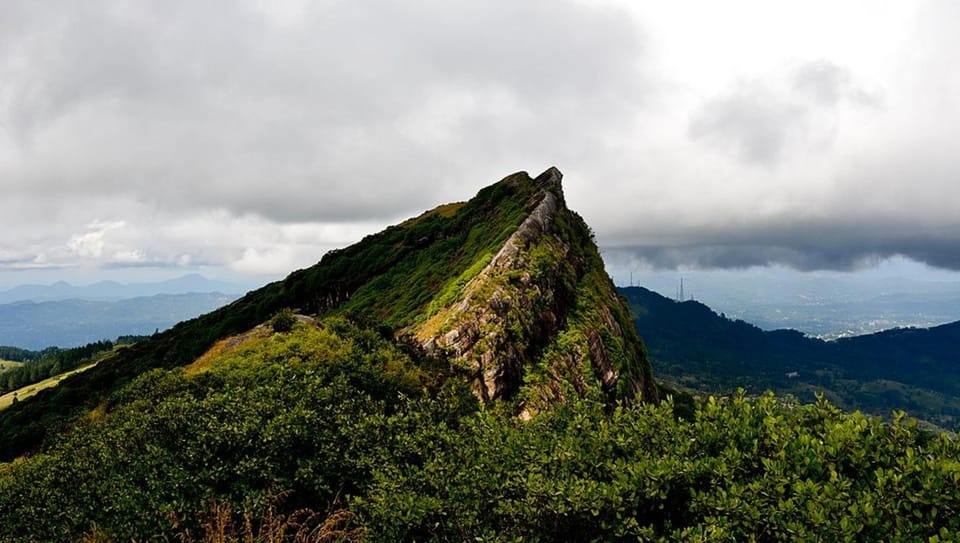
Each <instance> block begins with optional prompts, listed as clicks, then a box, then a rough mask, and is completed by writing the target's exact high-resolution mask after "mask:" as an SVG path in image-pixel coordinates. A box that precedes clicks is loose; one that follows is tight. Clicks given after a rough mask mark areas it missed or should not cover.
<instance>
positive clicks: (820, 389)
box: [619, 287, 960, 429]
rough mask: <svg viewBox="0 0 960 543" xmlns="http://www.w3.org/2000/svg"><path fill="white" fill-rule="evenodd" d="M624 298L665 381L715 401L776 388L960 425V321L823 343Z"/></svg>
mask: <svg viewBox="0 0 960 543" xmlns="http://www.w3.org/2000/svg"><path fill="white" fill-rule="evenodd" d="M619 291H620V293H621V294H623V295H624V296H625V297H626V298H627V300H628V302H629V304H630V308H631V310H632V312H633V315H634V322H635V324H636V327H637V331H638V332H639V333H640V335H641V336H642V337H643V339H644V342H645V343H646V345H647V349H648V351H649V354H650V358H651V362H652V363H653V366H654V370H655V371H656V374H657V376H658V378H660V379H663V380H665V381H667V382H671V383H674V384H677V385H680V386H682V387H685V388H689V389H693V390H697V391H701V392H707V393H714V394H729V393H731V392H733V391H735V390H736V389H737V388H739V387H742V388H744V389H746V391H747V392H748V393H751V394H759V393H762V392H763V391H765V390H768V389H769V390H773V391H774V392H776V393H777V394H778V395H784V394H792V395H794V396H796V397H797V398H798V399H799V400H800V401H802V402H809V401H812V400H813V399H814V396H815V394H816V393H823V394H824V396H826V397H827V399H829V400H830V401H831V402H832V403H834V404H835V405H838V406H840V407H843V408H845V409H850V410H853V409H860V410H861V411H864V412H867V413H872V414H877V415H884V416H889V415H890V412H891V411H892V410H895V409H899V410H905V411H907V412H908V413H909V414H910V415H912V416H915V417H917V418H920V419H923V420H927V421H929V422H932V423H934V424H936V425H939V426H942V427H945V428H951V429H957V428H960V351H958V349H957V346H958V345H960V322H954V323H950V324H945V325H942V326H936V327H933V328H896V329H891V330H886V331H883V332H878V333H874V334H870V335H863V336H856V337H851V338H843V339H839V340H835V341H824V340H821V339H817V338H812V337H808V336H805V335H804V334H802V333H800V332H797V331H795V330H774V331H763V330H761V329H760V328H758V327H756V326H754V325H752V324H748V323H746V322H744V321H742V320H733V319H729V318H727V317H726V316H724V315H718V314H717V313H715V312H714V311H712V310H711V309H710V308H709V307H707V306H706V305H704V304H701V303H699V302H695V301H686V302H678V301H675V300H671V299H669V298H666V297H664V296H662V295H660V294H657V293H656V292H653V291H651V290H648V289H645V288H643V287H629V288H621V289H619Z"/></svg>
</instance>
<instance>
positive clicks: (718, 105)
mask: <svg viewBox="0 0 960 543" xmlns="http://www.w3.org/2000/svg"><path fill="white" fill-rule="evenodd" d="M956 51H960V4H958V3H956V2H953V1H950V0H942V1H899V2H898V1H889V2H877V1H849V2H843V3H837V2H826V1H807V2H795V3H790V4H789V5H786V3H773V2H763V1H730V2H709V1H702V2H693V1H682V0H681V1H676V2H656V3H655V2H630V1H627V0H624V1H622V2H619V1H613V0H610V1H598V2H580V1H570V0H568V1H563V0H550V1H547V0H531V1H524V2H516V1H507V0H492V1H484V2H463V1H458V0H443V1H439V0H436V1H422V2H405V3H398V2H390V1H381V0H371V1H363V2H348V1H335V0H330V1H320V2H308V1H279V0H269V1H266V0H262V1H260V0H258V1H254V0H247V1H232V0H231V1H203V0H169V1H164V2H136V3H131V2H125V1H122V0H89V1H84V2H67V1H63V2H30V1H25V0H9V1H7V2H5V3H4V14H3V17H0V81H2V82H3V83H2V84H0V190H2V194H3V200H2V201H3V212H2V213H0V285H3V284H8V285H9V284H15V283H23V282H30V280H31V279H32V278H34V277H42V278H54V277H56V278H67V279H70V278H73V277H76V276H77V275H84V274H86V275H87V276H93V275H96V274H100V275H111V276H112V277H118V278H125V277H133V276H138V277H140V276H142V275H143V274H144V273H145V270H153V271H156V272H157V273H160V272H163V271H164V270H169V272H170V273H171V274H173V275H182V274H183V273H184V272H185V270H186V271H190V270H197V269H200V270H205V273H206V274H207V275H213V276H216V275H217V274H216V273H211V270H212V271H213V272H216V271H218V270H219V271H222V272H223V273H224V274H234V275H249V276H262V277H270V276H278V275H283V274H285V273H287V272H289V271H291V270H292V269H295V268H297V267H302V266H307V265H310V264H312V263H313V262H315V261H317V260H318V259H319V258H320V256H321V255H322V254H323V253H324V252H325V251H327V250H329V249H332V248H335V247H340V246H343V245H346V244H349V243H352V242H354V241H356V240H358V239H359V238H360V237H362V236H363V235H365V234H367V233H371V232H374V231H377V230H379V229H381V228H382V227H383V226H385V225H388V224H392V223H395V222H398V221H400V220H402V219H404V218H406V217H409V216H413V215H416V214H418V213H420V212H421V211H423V210H425V209H427V208H431V207H433V206H435V205H437V204H440V203H443V202H447V201H455V200H465V199H468V198H469V197H471V196H472V195H473V194H475V193H476V191H477V190H479V189H480V188H481V187H483V186H485V185H487V184H489V183H491V182H493V181H495V180H497V179H500V178H501V177H503V176H505V175H507V174H509V173H511V172H513V171H516V170H520V169H525V170H528V171H530V172H531V173H532V174H536V173H539V172H540V171H542V170H543V169H546V168H547V167H548V166H550V165H556V166H558V167H559V168H560V169H561V170H562V171H563V172H564V174H565V179H564V185H565V190H566V194H567V200H568V203H569V205H570V206H571V207H572V208H573V209H575V210H577V211H579V212H580V213H581V214H582V215H583V216H584V218H585V219H586V220H587V222H588V223H589V224H590V225H591V226H592V227H593V228H594V230H595V231H596V234H597V238H598V241H599V243H600V245H601V246H602V247H603V248H604V250H605V256H608V257H611V258H610V259H609V260H610V261H612V262H615V264H613V265H614V266H619V268H620V269H621V271H622V270H627V269H630V270H634V269H638V270H639V269H666V270H671V269H675V268H681V269H691V268H703V269H715V268H716V269H739V268H746V267H750V266H775V267H776V266H783V267H788V268H794V269H797V270H856V269H869V268H871V267H873V266H876V265H877V264H879V263H881V262H883V261H884V260H885V259H887V258H890V257H893V256H895V255H903V256H905V257H907V258H910V259H913V260H915V261H917V262H919V263H925V264H929V265H931V266H934V267H938V268H942V269H945V270H960V210H958V207H957V204H956V202H957V201H958V200H960V194H958V193H960V152H958V151H960V143H958V142H960V135H958V134H957V132H958V128H957V127H958V126H960V100H957V98H956V97H957V96H960V55H957V54H956ZM137 274H140V275H137Z"/></svg>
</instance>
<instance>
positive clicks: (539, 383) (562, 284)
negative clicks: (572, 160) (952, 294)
mask: <svg viewBox="0 0 960 543" xmlns="http://www.w3.org/2000/svg"><path fill="white" fill-rule="evenodd" d="M522 177H523V178H525V179H522V178H521V179H515V181H516V182H527V183H532V184H533V185H534V186H535V187H536V190H537V191H536V196H535V198H534V201H535V202H536V204H535V205H534V207H533V208H532V210H531V211H530V212H529V213H528V215H527V216H526V218H525V219H524V220H523V222H522V223H521V224H520V226H519V227H518V228H517V229H516V231H515V232H514V233H513V234H512V235H510V236H509V238H507V240H506V241H505V242H504V243H503V245H502V246H501V247H500V249H499V250H498V251H497V253H496V254H495V255H494V256H493V257H492V258H491V259H490V260H489V262H488V263H487V264H486V265H485V266H484V267H483V268H482V269H481V270H480V271H479V272H478V273H477V274H476V275H475V276H473V277H472V278H470V280H469V282H467V283H466V286H465V287H464V288H463V290H462V294H461V296H459V297H458V298H457V299H456V300H455V301H453V302H452V303H450V304H449V305H447V306H446V307H444V308H443V309H441V310H440V311H438V312H437V313H436V314H435V315H433V316H432V317H431V318H430V319H429V320H428V321H427V322H426V323H424V324H423V325H422V326H420V327H419V329H417V330H416V333H415V337H416V339H417V341H418V342H419V343H420V345H421V346H422V347H423V348H424V349H426V350H427V351H430V352H434V353H440V354H443V355H444V356H446V357H448V359H449V360H450V361H451V363H452V364H454V365H455V367H457V368H459V369H460V370H462V371H463V372H464V373H466V374H467V375H468V376H469V378H470V380H471V383H472V385H473V389H474V392H475V393H476V395H477V396H478V397H479V398H481V399H483V400H485V401H490V400H493V399H496V398H511V397H515V396H518V395H519V400H520V402H521V404H523V408H524V410H525V411H527V412H529V411H530V410H531V409H532V410H537V409H542V408H544V407H546V406H547V404H549V403H552V402H555V401H562V400H563V399H564V398H566V397H567V396H568V395H571V394H575V395H581V396H583V395H589V394H591V393H602V394H606V395H608V396H614V395H615V396H633V395H635V394H637V393H640V394H641V395H642V397H643V398H644V399H646V400H651V401H656V399H657V398H656V390H655V387H654V386H653V381H652V377H651V375H650V371H649V364H648V362H647V360H646V358H645V354H644V349H643V346H642V344H641V343H640V340H639V338H638V337H637V336H636V334H635V333H629V332H627V330H631V331H632V328H629V327H630V326H631V321H630V320H629V314H628V313H627V310H626V308H625V306H624V304H623V302H622V301H621V300H620V298H619V297H618V296H617V295H616V293H615V290H614V287H613V284H612V283H611V281H610V279H609V277H608V276H607V275H606V273H605V272H604V270H603V263H602V261H601V260H600V257H599V253H598V251H597V249H596V247H595V245H594V244H593V241H592V238H591V236H590V233H589V229H588V228H587V227H586V225H585V224H584V223H583V221H582V220H581V219H580V217H579V216H578V215H576V214H575V213H573V212H571V211H570V210H569V209H567V207H566V203H565V202H564V199H563V190H562V185H561V181H562V178H563V175H562V174H561V173H560V171H559V170H558V169H557V168H554V167H551V168H550V169H548V170H546V171H545V172H543V173H542V174H540V175H539V176H537V177H536V178H534V179H532V180H531V179H530V178H529V176H527V175H526V174H523V176H522Z"/></svg>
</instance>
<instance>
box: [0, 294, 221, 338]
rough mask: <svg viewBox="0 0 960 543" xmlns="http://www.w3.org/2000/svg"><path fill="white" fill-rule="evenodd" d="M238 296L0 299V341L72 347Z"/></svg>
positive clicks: (140, 330)
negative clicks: (23, 300) (6, 302)
mask: <svg viewBox="0 0 960 543" xmlns="http://www.w3.org/2000/svg"><path fill="white" fill-rule="evenodd" d="M91 286H92V285H91ZM75 288H76V287H75ZM79 288H89V287H79ZM238 297H239V296H238V295H235V294H221V293H207V292H202V293H189V294H157V295H154V296H141V297H136V298H128V299H122V300H80V299H70V300H55V301H42V302H33V301H28V302H16V303H11V304H2V305H0V345H12V346H16V347H21V348H25V349H30V350H39V349H42V348H45V347H50V346H57V347H76V346H79V345H84V344H87V343H90V342H93V341H99V340H102V339H111V340H112V339H114V338H116V337H117V336H122V335H146V334H152V333H153V332H155V331H157V330H161V331H162V330H166V329H167V328H169V327H171V326H173V325H174V324H176V323H178V322H180V321H182V320H186V319H190V318H193V317H196V316H197V315H201V314H203V313H207V312H209V311H212V310H214V309H217V308H218V307H221V306H224V305H226V304H228V303H230V302H232V301H233V300H235V299H237V298H238Z"/></svg>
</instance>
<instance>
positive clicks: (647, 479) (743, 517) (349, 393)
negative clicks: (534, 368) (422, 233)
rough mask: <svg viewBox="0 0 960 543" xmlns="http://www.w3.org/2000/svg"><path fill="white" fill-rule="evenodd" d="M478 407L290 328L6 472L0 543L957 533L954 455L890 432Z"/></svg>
mask: <svg viewBox="0 0 960 543" xmlns="http://www.w3.org/2000/svg"><path fill="white" fill-rule="evenodd" d="M476 408H477V406H476V403H475V401H474V400H473V398H472V396H471V395H470V393H469V391H468V390H467V389H466V387H465V385H463V384H462V383H460V382H459V381H458V380H456V379H447V378H446V374H445V372H444V371H443V370H442V369H441V368H440V366H438V365H436V364H433V363H432V362H431V361H430V360H425V359H421V358H419V357H418V355H416V354H415V353H411V352H410V351H409V349H407V348H401V347H399V346H397V345H396V344H394V343H393V342H392V341H389V340H387V339H384V338H383V337H382V336H381V335H380V334H379V333H377V332H375V331H372V330H368V329H362V328H358V327H357V326H355V325H352V324H350V323H349V322H347V321H344V320H342V319H326V320H324V321H321V323H320V326H319V327H313V326H308V325H296V326H295V327H294V329H293V331H292V332H291V333H289V334H278V335H274V336H272V337H270V338H266V339H261V340H256V341H254V342H253V343H251V344H248V345H246V346H243V347H240V348H239V349H238V350H234V351H231V352H226V353H225V354H223V355H221V356H220V357H219V358H218V359H216V360H215V361H214V363H213V364H212V366H209V367H208V368H206V369H205V370H204V371H199V372H193V373H189V374H188V373H185V372H183V371H182V370H179V369H178V370H155V371H152V372H149V373H147V374H145V375H144V376H142V377H140V378H138V379H137V380H135V381H134V382H133V383H131V384H130V385H128V386H126V387H124V388H123V389H121V390H120V391H119V392H118V393H116V394H114V395H113V396H111V397H110V399H109V401H107V402H106V403H105V404H104V405H102V406H101V408H100V409H99V410H98V412H97V413H96V414H94V415H93V416H90V417H88V418H87V422H86V423H85V424H84V426H82V427H80V428H78V429H75V430H74V431H73V432H71V433H69V434H68V435H66V437H64V438H63V439H61V440H60V441H59V442H58V443H56V444H54V445H53V446H52V447H51V448H49V450H47V451H46V452H44V453H42V454H39V455H36V456H34V457H32V458H29V459H27V460H22V461H18V462H16V463H14V464H10V465H7V466H6V467H0V519H2V522H0V539H2V540H4V541H35V540H44V541H58V540H76V539H78V538H79V535H80V534H83V533H94V532H95V533H96V534H98V537H101V538H110V537H112V538H116V539H125V540H130V539H132V538H136V539H137V540H143V539H148V538H151V537H160V538H175V537H178V536H181V537H182V536H183V534H186V533H194V534H196V533H202V529H203V527H204V526H208V525H209V524H210V518H209V515H210V514H211V513H210V511H211V504H217V509H216V512H217V515H219V516H223V515H226V516H227V517H229V518H232V519H233V521H231V522H235V523H236V524H234V525H236V526H241V525H243V524H242V523H243V522H244V521H243V519H244V518H251V517H250V515H251V513H253V514H254V516H253V517H252V518H259V517H257V516H256V512H257V511H263V510H264V508H276V514H277V515H288V516H291V518H292V515H294V514H295V513H296V511H298V510H303V509H309V510H312V511H317V512H325V511H335V510H340V509H343V508H348V509H349V510H350V513H349V515H348V516H349V518H350V519H352V520H350V522H349V523H348V524H347V525H345V526H343V527H344V529H356V528H362V530H360V531H357V530H355V531H353V532H352V533H354V534H358V533H366V534H367V535H368V537H369V539H370V540H372V541H400V540H405V541H409V540H418V541H426V540H436V541H450V540H452V541H462V540H467V539H469V540H484V541H487V540H497V541H513V540H520V539H523V540H532V541H537V540H539V541H572V540H576V541H589V540H622V539H631V540H636V539H640V540H658V539H665V540H685V541H686V540H701V541H706V540H717V541H749V540H759V541H779V540H797V539H800V540H823V541H845V540H849V541H875V540H888V541H889V540H924V541H926V540H928V539H929V538H933V537H947V536H949V534H951V533H955V532H956V531H957V530H960V446H958V444H957V442H956V440H955V439H953V438H951V437H949V436H947V435H945V434H931V433H928V432H924V431H922V430H920V429H918V428H917V427H916V424H915V423H914V422H912V421H910V420H907V419H904V418H902V417H898V418H896V420H895V421H894V422H893V423H884V422H881V421H879V420H877V419H871V418H865V417H863V416H861V415H859V414H853V415H846V414H843V413H841V412H839V411H838V410H837V409H835V408H833V407H831V406H830V405H829V404H828V403H827V402H825V401H819V402H817V403H816V404H814V405H808V406H803V407H791V406H786V405H783V404H781V403H780V402H779V401H778V400H777V399H776V398H774V397H773V396H772V395H767V396H764V397H762V398H759V399H747V398H744V397H743V396H742V395H739V396H736V397H733V398H731V399H727V400H713V399H710V400H708V401H706V402H704V403H703V404H702V405H699V406H698V407H697V409H696V412H695V416H694V417H693V418H682V417H678V416H677V414H676V413H675V411H674V409H673V404H672V402H669V401H668V402H664V403H663V404H662V405H660V406H651V405H625V406H620V407H617V408H615V409H612V410H611V409H610V408H609V406H607V405H606V404H604V403H601V402H599V401H590V400H580V401H577V402H571V403H567V404H564V405H560V406H558V407H557V408H556V409H555V410H554V411H552V412H547V413H542V414H540V415H539V416H537V417H534V418H533V419H532V420H530V421H528V422H522V421H521V420H519V419H518V418H516V417H514V416H513V415H512V414H511V413H508V412H506V411H505V410H502V409H499V408H492V409H486V410H480V411H479V412H477V411H476ZM271 510H272V509H271ZM218 518H219V517H218ZM277 518H280V517H277ZM228 520H229V519H228ZM254 522H256V521H254ZM251 533H257V529H256V527H254V528H252V529H251Z"/></svg>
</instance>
